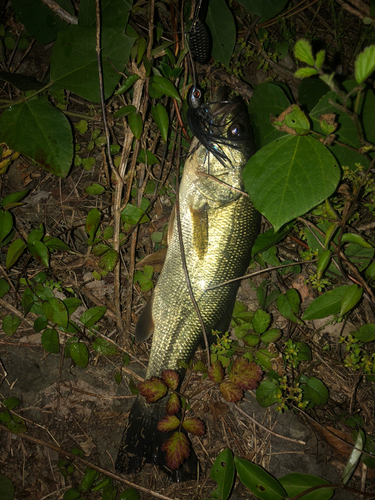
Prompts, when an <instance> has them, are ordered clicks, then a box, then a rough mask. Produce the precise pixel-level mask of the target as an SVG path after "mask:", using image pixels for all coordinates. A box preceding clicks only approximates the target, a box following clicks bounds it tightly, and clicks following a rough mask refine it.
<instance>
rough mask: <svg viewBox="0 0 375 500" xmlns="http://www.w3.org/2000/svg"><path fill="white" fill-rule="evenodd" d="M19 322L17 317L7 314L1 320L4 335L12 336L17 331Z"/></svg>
mask: <svg viewBox="0 0 375 500" xmlns="http://www.w3.org/2000/svg"><path fill="white" fill-rule="evenodd" d="M20 323H21V320H20V318H19V317H18V316H12V315H11V314H7V315H6V316H4V318H3V331H4V333H5V335H9V336H11V335H13V333H15V332H16V331H17V328H18V327H19V325H20Z"/></svg>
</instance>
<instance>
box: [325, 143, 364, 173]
mask: <svg viewBox="0 0 375 500" xmlns="http://www.w3.org/2000/svg"><path fill="white" fill-rule="evenodd" d="M328 149H329V150H330V151H331V153H332V154H333V155H334V156H335V158H336V159H337V161H338V162H339V164H340V166H341V167H349V168H350V169H351V170H356V168H357V167H356V166H355V164H356V163H360V164H361V165H362V167H364V168H367V167H368V166H369V165H370V162H369V160H368V159H367V158H365V157H364V156H363V155H361V154H360V153H357V151H354V150H353V149H349V148H347V147H345V146H341V145H340V144H332V145H331V146H328Z"/></svg>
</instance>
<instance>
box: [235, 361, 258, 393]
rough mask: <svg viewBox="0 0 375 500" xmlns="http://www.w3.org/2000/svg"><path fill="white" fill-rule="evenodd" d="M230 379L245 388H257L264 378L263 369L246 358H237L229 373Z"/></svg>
mask: <svg viewBox="0 0 375 500" xmlns="http://www.w3.org/2000/svg"><path fill="white" fill-rule="evenodd" d="M229 380H230V381H231V382H233V383H234V384H236V385H238V386H239V387H241V388H242V389H244V390H250V389H255V388H256V387H258V384H259V382H260V381H261V380H262V369H261V367H260V366H259V365H257V364H256V363H254V361H252V362H251V363H249V361H248V360H247V359H246V358H237V359H236V361H235V362H234V363H233V366H232V369H231V371H230V374H229Z"/></svg>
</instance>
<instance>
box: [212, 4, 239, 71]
mask: <svg viewBox="0 0 375 500" xmlns="http://www.w3.org/2000/svg"><path fill="white" fill-rule="evenodd" d="M206 24H207V26H208V27H209V29H210V32H211V36H212V57H213V58H214V59H215V60H216V61H218V62H221V63H222V64H224V65H225V66H227V67H229V61H230V58H231V55H232V52H233V49H234V45H235V43H236V26H235V24H234V19H233V15H232V13H231V11H230V10H229V9H228V7H227V4H226V3H225V0H210V2H209V4H208V9H207V16H206Z"/></svg>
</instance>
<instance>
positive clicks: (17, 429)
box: [7, 415, 27, 434]
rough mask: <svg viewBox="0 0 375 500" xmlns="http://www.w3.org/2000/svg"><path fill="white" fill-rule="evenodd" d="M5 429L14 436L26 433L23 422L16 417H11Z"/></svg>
mask: <svg viewBox="0 0 375 500" xmlns="http://www.w3.org/2000/svg"><path fill="white" fill-rule="evenodd" d="M7 427H8V429H9V430H10V432H13V433H14V434H21V433H22V432H26V431H27V428H26V424H25V421H24V420H22V418H20V417H18V416H17V415H12V419H11V420H10V421H9V422H8V423H7Z"/></svg>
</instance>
